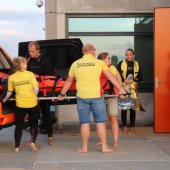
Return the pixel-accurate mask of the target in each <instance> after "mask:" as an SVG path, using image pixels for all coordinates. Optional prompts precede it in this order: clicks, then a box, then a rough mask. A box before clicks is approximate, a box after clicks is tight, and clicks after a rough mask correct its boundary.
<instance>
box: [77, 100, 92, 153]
mask: <svg viewBox="0 0 170 170" xmlns="http://www.w3.org/2000/svg"><path fill="white" fill-rule="evenodd" d="M77 112H78V116H79V121H80V125H81V127H80V134H81V139H82V147H81V148H80V149H79V150H77V151H78V152H81V153H86V152H88V139H89V137H90V125H89V123H90V105H89V102H88V99H87V100H86V99H81V98H77Z"/></svg>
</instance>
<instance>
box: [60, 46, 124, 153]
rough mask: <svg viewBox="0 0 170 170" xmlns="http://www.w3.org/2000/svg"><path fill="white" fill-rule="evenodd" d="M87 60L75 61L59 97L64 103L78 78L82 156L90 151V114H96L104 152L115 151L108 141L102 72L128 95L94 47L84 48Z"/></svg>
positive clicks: (83, 58) (84, 57)
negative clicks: (97, 57) (108, 144)
mask: <svg viewBox="0 0 170 170" xmlns="http://www.w3.org/2000/svg"><path fill="white" fill-rule="evenodd" d="M82 52H83V57H82V58H81V59H79V60H77V61H75V62H74V63H73V64H72V65H71V68H70V71H69V76H68V78H67V80H66V83H65V85H64V87H63V89H62V90H61V93H60V94H59V96H58V100H64V98H65V95H66V92H67V91H68V90H69V88H70V86H71V84H72V82H73V80H74V78H75V79H76V89H77V112H78V115H79V121H80V125H81V127H80V133H81V137H82V148H80V149H79V150H77V151H78V152H81V153H86V152H88V139H89V137H90V126H89V123H90V113H91V112H92V114H93V118H94V121H95V123H96V127H97V133H98V136H99V138H100V141H101V143H102V152H111V151H112V150H111V149H110V148H109V147H108V146H107V141H106V125H105V122H106V105H105V100H104V98H103V91H102V88H101V84H100V75H101V73H102V71H103V72H104V74H105V75H106V76H107V78H108V79H109V80H110V81H111V82H112V83H113V84H114V85H115V86H116V87H117V88H118V90H119V91H120V93H124V91H123V89H122V87H121V86H120V85H119V83H118V82H117V80H116V78H115V77H113V76H112V74H111V72H110V71H109V68H108V66H107V65H106V64H105V63H104V62H103V61H101V60H98V59H96V58H95V48H94V47H93V45H91V44H85V45H84V46H83V48H82Z"/></svg>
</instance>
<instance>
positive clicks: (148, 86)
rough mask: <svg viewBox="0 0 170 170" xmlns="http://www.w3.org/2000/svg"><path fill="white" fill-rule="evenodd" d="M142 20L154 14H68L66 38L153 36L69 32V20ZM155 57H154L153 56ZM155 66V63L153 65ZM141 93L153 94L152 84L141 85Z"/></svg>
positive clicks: (124, 33) (144, 83) (141, 33)
mask: <svg viewBox="0 0 170 170" xmlns="http://www.w3.org/2000/svg"><path fill="white" fill-rule="evenodd" d="M135 17H136V18H140V17H153V21H154V15H153V13H135V14H134V13H131V14H108V15H107V14H103V15H102V14H67V15H66V37H67V38H69V36H144V35H145V36H147V35H148V36H153V35H154V32H153V31H152V32H146V31H145V32H134V31H132V32H126V31H122V32H69V18H135ZM153 57H154V56H153ZM153 64H154V63H153ZM139 91H140V92H142V93H144V92H153V80H152V82H141V83H139Z"/></svg>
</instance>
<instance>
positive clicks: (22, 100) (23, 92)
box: [2, 57, 39, 152]
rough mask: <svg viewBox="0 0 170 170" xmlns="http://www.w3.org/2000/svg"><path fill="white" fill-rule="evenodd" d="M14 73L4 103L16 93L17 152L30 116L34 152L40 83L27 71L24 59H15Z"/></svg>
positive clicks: (15, 135) (9, 80)
mask: <svg viewBox="0 0 170 170" xmlns="http://www.w3.org/2000/svg"><path fill="white" fill-rule="evenodd" d="M13 69H14V73H13V74H12V75H11V76H9V79H8V92H7V94H6V96H5V97H4V99H3V100H2V102H6V101H7V99H8V98H9V97H10V96H11V95H12V92H13V91H14V92H15V98H16V110H15V126H16V127H15V131H14V138H15V152H19V147H20V141H21V137H22V129H23V128H24V127H25V123H24V121H25V119H26V117H27V115H28V118H29V126H30V132H31V144H30V147H31V149H32V151H37V150H38V149H37V148H36V146H35V141H36V138H37V133H38V114H39V107H38V104H37V93H38V91H39V89H38V83H37V81H36V79H35V76H34V74H33V73H32V72H30V71H27V70H26V69H27V62H26V60H25V58H23V57H16V58H14V59H13Z"/></svg>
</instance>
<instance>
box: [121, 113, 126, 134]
mask: <svg viewBox="0 0 170 170" xmlns="http://www.w3.org/2000/svg"><path fill="white" fill-rule="evenodd" d="M121 119H122V126H123V133H124V134H127V128H126V122H127V110H122V111H121Z"/></svg>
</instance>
